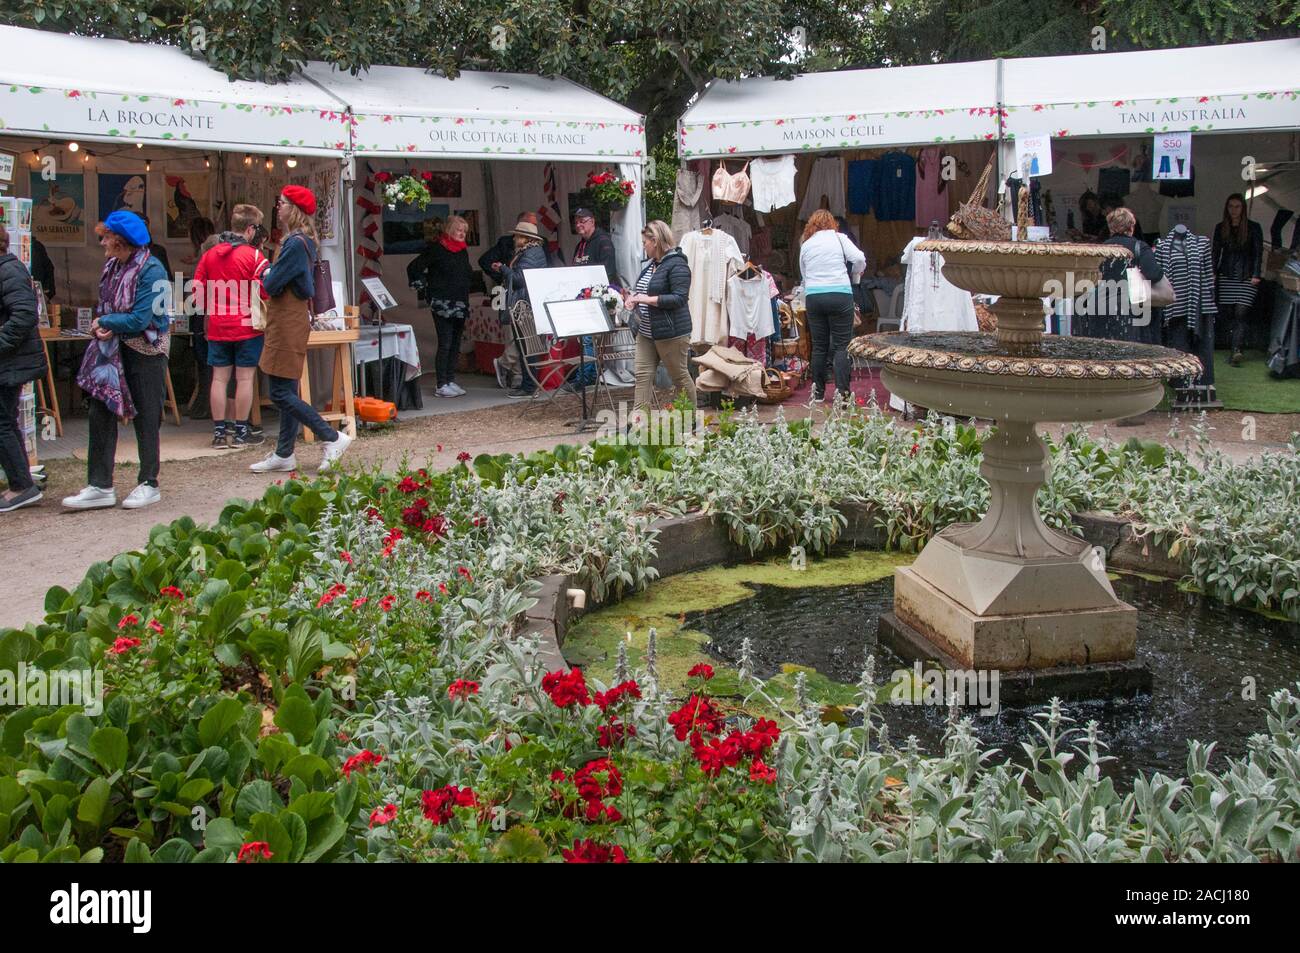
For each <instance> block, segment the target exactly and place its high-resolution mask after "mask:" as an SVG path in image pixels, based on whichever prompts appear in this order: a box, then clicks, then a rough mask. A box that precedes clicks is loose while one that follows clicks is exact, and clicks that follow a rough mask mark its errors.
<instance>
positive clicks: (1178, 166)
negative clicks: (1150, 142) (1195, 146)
mask: <svg viewBox="0 0 1300 953" xmlns="http://www.w3.org/2000/svg"><path fill="white" fill-rule="evenodd" d="M1191 177H1192V134H1191V133H1190V132H1162V133H1159V134H1158V135H1157V136H1156V137H1155V148H1154V150H1153V153H1152V157H1151V178H1153V179H1190V178H1191Z"/></svg>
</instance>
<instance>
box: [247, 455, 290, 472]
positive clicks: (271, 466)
mask: <svg viewBox="0 0 1300 953" xmlns="http://www.w3.org/2000/svg"><path fill="white" fill-rule="evenodd" d="M248 469H250V470H252V471H253V472H254V473H288V472H289V471H291V470H297V469H298V458H297V457H295V456H294V455H293V454H292V453H291V454H289V455H288V456H287V457H282V456H280V455H279V454H278V453H271V454H269V455H267V458H266V459H265V460H258V461H257V462H256V463H254V464H251V465H250V466H249V468H248Z"/></svg>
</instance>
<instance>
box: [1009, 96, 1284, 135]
mask: <svg viewBox="0 0 1300 953" xmlns="http://www.w3.org/2000/svg"><path fill="white" fill-rule="evenodd" d="M1066 113H1068V114H1069V119H1070V122H1071V125H1070V126H1069V127H1066V128H1060V129H1056V130H1054V131H1053V133H1052V135H1053V136H1054V137H1055V138H1058V139H1059V138H1064V137H1065V136H1105V135H1112V136H1113V135H1120V136H1124V135H1146V134H1153V133H1158V132H1231V131H1243V132H1245V131H1250V130H1256V129H1268V128H1295V127H1296V126H1297V125H1300V89H1284V90H1275V91H1272V92H1259V93H1242V94H1238V95H1227V96H1172V97H1169V98H1166V99H1115V100H1106V101H1089V102H1078V103H1034V104H1032V105H1028V106H1008V107H1006V108H1005V109H1004V110H1002V121H1003V135H1004V137H1005V138H1007V139H1015V137H1016V133H1017V132H1019V133H1037V132H1038V131H1040V130H1041V129H1042V128H1043V126H1042V123H1043V122H1044V119H1042V118H1040V116H1042V115H1043V114H1046V115H1047V116H1050V118H1052V119H1062V118H1065V116H1064V114H1066Z"/></svg>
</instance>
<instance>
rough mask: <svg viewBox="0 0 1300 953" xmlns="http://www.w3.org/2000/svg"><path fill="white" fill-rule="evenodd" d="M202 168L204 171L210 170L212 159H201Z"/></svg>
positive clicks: (206, 157) (205, 157) (207, 157)
mask: <svg viewBox="0 0 1300 953" xmlns="http://www.w3.org/2000/svg"><path fill="white" fill-rule="evenodd" d="M203 168H205V169H211V168H212V158H211V156H204V157H203Z"/></svg>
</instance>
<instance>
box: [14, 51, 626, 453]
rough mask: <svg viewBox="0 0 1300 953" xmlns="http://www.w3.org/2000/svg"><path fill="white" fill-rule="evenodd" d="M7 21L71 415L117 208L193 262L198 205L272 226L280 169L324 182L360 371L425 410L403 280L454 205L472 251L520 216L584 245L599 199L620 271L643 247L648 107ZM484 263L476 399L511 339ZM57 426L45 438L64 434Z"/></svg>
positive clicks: (546, 237) (559, 83) (461, 354)
mask: <svg viewBox="0 0 1300 953" xmlns="http://www.w3.org/2000/svg"><path fill="white" fill-rule="evenodd" d="M0 31H3V38H4V40H5V47H6V49H13V50H17V51H21V52H20V53H19V54H18V55H16V56H14V57H12V58H7V59H6V62H5V63H4V64H3V66H0V73H2V74H3V76H0V79H3V80H4V82H3V84H0V97H3V100H2V101H0V115H3V116H4V118H5V123H4V127H5V131H6V135H5V136H4V137H0V152H4V153H6V154H8V155H12V156H13V157H14V158H15V168H16V171H15V175H14V178H13V181H12V182H11V183H8V184H9V185H10V192H9V194H11V195H12V196H13V197H14V199H15V200H16V199H17V198H18V197H22V198H28V199H33V200H34V204H33V208H34V212H33V215H34V230H33V232H32V234H33V235H34V236H35V238H36V239H37V240H38V241H39V242H40V244H39V245H37V246H35V249H36V251H37V253H38V255H39V254H40V253H41V252H46V253H48V255H49V258H50V261H51V264H52V273H53V278H54V280H53V289H52V294H51V296H50V301H51V303H52V304H58V305H60V307H58V308H52V309H51V316H52V318H53V319H54V320H57V321H60V322H61V324H62V326H63V327H62V329H60V328H58V327H52V328H50V329H48V330H47V331H46V332H45V333H46V335H47V337H48V338H49V340H50V342H51V343H50V348H51V350H52V356H53V357H55V364H56V365H58V366H59V367H60V371H59V373H58V374H57V375H55V379H54V385H55V386H53V387H47V388H46V389H48V390H50V391H51V393H50V394H49V395H48V397H47V398H46V400H45V403H46V404H47V405H49V406H48V407H47V409H48V410H50V411H55V412H54V413H53V414H52V417H53V418H54V419H55V420H56V422H57V429H58V430H59V431H62V430H63V423H64V416H65V415H64V414H60V413H58V412H57V411H56V408H58V407H62V408H63V409H64V410H68V409H73V408H72V407H71V405H72V404H73V402H74V401H75V399H76V395H75V387H74V386H73V385H72V377H73V375H74V373H75V366H74V365H75V362H76V359H77V355H76V354H75V353H73V351H72V346H75V343H77V342H78V341H84V340H85V338H84V335H83V336H78V335H77V334H76V329H77V328H76V322H77V320H78V317H79V316H80V317H81V318H83V319H84V318H85V317H86V313H85V311H84V310H83V309H85V308H86V307H87V306H89V305H91V304H92V303H93V299H94V291H95V286H96V281H97V276H98V273H99V252H98V249H97V248H96V246H95V240H94V235H93V225H94V223H95V222H96V221H98V220H99V219H101V218H103V216H104V215H106V214H107V213H108V212H109V211H111V210H112V209H113V208H117V207H127V208H134V209H136V210H138V211H140V212H141V213H142V214H144V215H146V216H147V217H148V218H149V219H150V220H151V224H152V227H153V232H154V238H155V246H156V247H155V252H156V253H158V254H159V255H160V257H162V256H166V258H167V259H168V262H167V263H168V265H169V268H170V270H171V271H172V272H173V273H174V272H181V273H182V275H183V276H184V277H185V278H188V277H189V276H190V275H191V274H192V272H193V267H194V258H195V255H194V249H193V246H192V244H191V241H190V230H189V228H190V223H191V222H192V221H194V220H196V219H210V220H212V222H213V223H214V225H215V227H216V228H217V229H218V230H220V229H221V228H224V227H226V225H227V224H228V220H229V214H230V210H231V209H232V208H233V206H234V205H236V204H239V203H243V202H248V203H251V204H255V205H257V206H258V207H259V208H262V209H263V210H264V211H265V212H267V213H268V222H267V225H268V226H269V227H270V229H271V233H272V239H274V238H275V230H274V221H273V220H272V216H273V209H274V205H275V196H276V195H277V194H278V192H279V189H280V188H281V187H282V186H283V185H285V184H286V183H292V184H300V185H305V186H308V187H310V188H311V189H312V190H313V191H314V192H315V194H316V196H317V200H318V209H319V211H318V213H317V215H316V222H315V224H316V227H317V232H318V235H319V236H320V253H321V257H322V258H323V259H324V260H325V261H326V262H327V263H328V265H329V274H330V276H331V281H330V282H329V283H330V285H331V288H332V290H333V291H334V292H335V295H334V296H335V299H336V304H337V308H338V311H339V312H343V311H344V310H351V311H355V310H356V306H360V310H361V311H362V312H363V318H364V321H363V323H362V324H361V326H360V327H359V328H348V329H346V331H350V332H351V334H352V336H353V337H354V339H355V340H351V341H349V342H347V346H348V350H349V352H350V353H351V354H352V357H353V361H354V362H355V364H356V365H357V367H358V368H360V369H369V370H371V371H372V372H373V373H369V374H365V373H363V374H360V377H359V381H358V384H359V387H360V391H361V393H365V392H366V391H367V390H369V392H371V393H377V394H379V396H380V397H386V398H388V399H389V400H391V401H393V402H395V403H397V404H399V405H400V406H401V407H402V409H403V410H408V411H415V412H418V411H419V409H420V407H421V406H422V405H423V404H424V400H423V394H422V391H430V392H432V391H433V390H434V388H435V386H436V385H435V383H434V381H433V376H434V375H433V373H432V371H433V369H434V368H435V366H437V365H438V364H439V361H438V350H439V341H438V331H437V328H436V325H437V322H436V320H435V318H434V317H433V316H432V315H431V308H430V303H429V302H427V301H424V300H421V299H420V298H419V297H418V291H417V289H416V288H413V287H411V285H410V284H409V283H408V277H407V273H406V272H407V267H406V266H407V265H409V264H410V263H411V262H412V261H414V260H415V259H416V258H417V256H418V254H419V253H420V252H422V251H425V250H427V249H428V248H429V247H431V246H432V245H433V244H434V242H436V241H437V240H438V239H439V238H441V237H442V236H441V233H442V227H443V225H444V224H446V223H447V222H448V220H449V219H452V218H453V217H455V218H458V219H460V220H461V221H462V222H463V230H464V237H463V238H462V239H461V240H460V241H461V242H462V243H463V244H462V245H461V248H463V250H464V252H465V256H466V257H467V258H468V259H469V261H470V262H472V263H473V265H472V267H473V268H474V270H476V271H477V270H478V267H479V264H478V263H479V261H480V259H481V258H482V257H483V256H484V254H485V253H486V254H490V253H491V252H492V250H493V249H494V248H498V246H500V245H501V244H502V242H503V241H504V242H506V243H508V242H510V240H511V229H512V227H513V226H514V225H515V223H516V221H517V220H518V219H519V218H520V217H521V215H524V216H527V217H529V218H530V219H531V220H532V221H535V222H536V223H537V225H538V228H539V230H540V235H541V237H542V239H543V241H544V243H545V245H546V246H547V248H548V252H549V254H550V255H551V256H552V260H558V259H560V258H563V259H565V260H566V261H572V259H573V255H574V252H575V251H576V250H578V246H579V241H580V238H579V236H578V235H577V234H576V232H575V229H574V212H575V211H576V209H577V208H578V207H579V206H584V205H585V206H589V207H593V208H595V209H596V216H597V218H598V220H599V221H598V223H597V224H598V225H599V226H601V227H603V228H604V229H606V230H607V232H608V233H609V234H610V235H611V239H610V240H611V242H612V245H613V247H614V249H615V253H616V255H617V265H616V268H615V271H616V273H617V275H618V276H620V277H621V276H624V275H627V274H631V273H633V271H634V269H635V268H636V266H637V263H638V262H639V251H640V249H639V233H640V229H641V221H642V219H641V208H642V202H641V196H640V189H641V182H642V175H641V163H642V161H643V157H644V151H645V149H644V124H643V122H642V118H641V117H640V116H639V115H638V114H636V113H635V112H633V111H631V110H627V109H624V108H623V107H621V106H618V105H617V104H614V103H612V102H610V101H609V100H606V99H604V98H603V97H600V96H598V95H596V94H594V93H591V92H589V91H587V90H585V89H582V88H581V87H579V86H577V85H575V84H572V83H569V82H567V81H565V80H558V79H556V80H550V79H542V78H539V77H535V76H529V75H524V74H496V73H464V74H462V75H461V76H460V77H459V78H458V79H457V80H455V81H451V80H447V79H445V78H442V77H436V76H432V75H430V74H426V73H424V72H423V71H421V70H418V69H408V68H396V67H382V66H377V67H374V68H373V69H371V70H370V71H369V72H368V73H367V74H365V75H364V76H362V77H353V76H350V75H348V74H339V73H337V71H334V70H332V69H331V68H329V67H328V66H326V65H324V64H309V66H308V68H307V69H306V70H305V71H304V72H303V73H301V74H299V75H297V76H295V77H294V78H293V79H292V80H291V81H289V82H287V83H280V84H275V85H273V86H272V85H264V84H257V83H231V82H228V81H227V80H226V78H225V77H224V76H223V75H221V74H220V73H218V72H216V71H215V70H212V69H210V68H208V67H207V66H206V65H204V64H203V63H202V62H200V61H199V60H197V59H195V58H191V57H189V56H187V55H186V54H185V53H184V52H182V51H180V50H177V49H173V48H167V47H160V46H153V45H146V44H134V43H126V42H122V41H116V40H104V39H97V38H88V37H75V36H63V35H56V34H52V33H46V32H41V31H32V30H22V29H18V28H10V27H0ZM162 77H166V84H165V85H166V89H167V92H165V93H164V92H161V91H160V85H161V84H160V78H162ZM429 103H436V104H437V105H436V106H429V105H427V104H429ZM408 174H409V175H412V176H413V177H414V180H415V181H416V182H417V183H420V184H421V186H422V187H423V189H424V194H423V195H422V201H421V202H419V203H411V202H404V201H401V200H400V199H398V200H394V199H393V198H392V197H390V196H389V195H387V194H386V186H387V184H388V183H391V182H394V181H395V180H398V179H400V178H401V177H402V176H404V175H408ZM597 176H607V177H609V178H610V179H612V180H615V181H619V182H624V183H626V189H627V193H630V195H634V196H635V199H630V195H629V194H625V195H624V201H623V202H622V203H618V202H615V201H601V195H599V194H593V191H592V189H591V188H590V182H591V180H592V178H593V177H597ZM597 191H598V192H599V191H600V190H597ZM12 213H13V216H14V217H15V218H16V217H17V215H18V207H17V205H16V204H15V205H14V207H13V210H12ZM503 236H504V239H503ZM511 252H512V249H507V254H506V260H508V259H509V257H510V253H511ZM486 277H487V276H483V275H475V276H474V278H473V281H472V283H471V285H470V288H469V289H468V290H469V294H468V295H467V297H468V299H469V300H468V302H466V303H467V304H468V308H467V309H466V311H465V312H462V314H463V320H462V322H461V323H462V324H463V326H464V333H463V334H462V335H460V342H459V347H456V352H457V353H454V354H451V355H450V361H451V362H452V365H453V367H455V366H459V367H460V368H461V369H462V370H468V371H471V372H479V375H480V376H478V377H476V378H471V380H472V381H476V382H478V385H477V386H475V383H471V388H470V389H471V392H472V395H473V396H471V397H470V398H469V399H467V400H466V401H464V402H458V403H459V404H460V406H465V405H471V406H472V405H477V406H482V405H483V403H484V402H485V400H486V401H489V402H490V401H494V400H496V399H498V398H493V397H488V396H486V395H487V394H489V393H490V392H491V390H492V389H494V388H495V383H496V382H495V381H492V380H491V378H489V377H486V376H481V375H483V374H484V373H486V374H492V373H493V370H494V365H495V363H496V362H495V361H494V359H495V358H497V357H500V356H501V355H503V354H504V353H506V352H507V350H508V348H507V340H508V338H509V330H508V327H503V326H502V325H501V323H500V322H499V320H498V309H496V308H494V307H492V303H493V302H492V299H491V296H490V294H489V292H490V291H491V290H492V289H493V286H494V285H495V284H496V283H497V282H496V281H493V280H490V279H489V280H485V279H486ZM493 277H496V278H499V275H495V274H494V275H493ZM372 289H373V290H372ZM380 301H382V303H383V307H380V306H379V304H378V302H380ZM83 323H84V321H83ZM345 323H346V319H345ZM180 326H181V327H182V328H183V327H184V324H183V319H182V322H181V325H180ZM330 333H331V335H332V336H331V338H330V345H331V347H337V346H341V345H339V344H338V342H337V341H335V340H334V338H337V337H338V336H339V335H340V334H344V333H345V330H338V329H336V330H334V331H331V332H330ZM451 337H452V336H451V335H448V338H451ZM453 346H454V345H453ZM182 350H183V349H178V352H180V351H182ZM61 351H68V354H67V355H66V356H65V357H60V356H59V353H60V352H61ZM309 364H310V366H311V368H312V377H313V378H315V380H316V383H315V386H313V387H312V390H313V392H314V393H316V394H317V395H318V398H317V401H316V403H317V405H318V406H319V407H321V408H322V409H329V410H330V411H332V412H334V413H339V412H340V411H341V410H342V411H344V413H343V414H341V415H345V416H348V417H352V416H353V414H352V412H351V409H350V408H338V407H328V408H327V407H326V405H327V404H328V403H332V402H333V401H331V399H330V397H329V395H331V394H333V393H335V392H336V391H337V390H338V388H336V387H331V384H330V380H329V376H330V375H331V374H333V369H334V368H335V367H336V366H338V364H339V362H338V361H337V360H336V356H335V355H334V354H332V353H321V354H319V355H314V356H313V357H312V359H311V360H309ZM349 366H351V365H349ZM426 369H427V370H428V372H429V373H428V375H427V378H428V379H427V380H422V376H423V375H425V373H426ZM453 373H454V371H453ZM172 376H173V378H174V382H175V385H176V389H177V391H178V392H179V394H180V395H181V396H180V403H181V404H182V405H184V404H185V403H187V402H188V399H189V396H190V394H191V393H192V392H194V391H195V390H196V389H197V388H196V382H195V380H194V375H191V374H190V363H189V362H188V360H187V358H186V357H182V356H181V355H180V354H179V353H178V354H177V355H176V356H174V358H173V361H172ZM321 378H324V379H321ZM489 382H490V384H491V387H489ZM559 382H560V381H559V380H557V381H556V383H559ZM304 383H305V384H306V385H308V386H310V385H311V381H305V382H304ZM335 383H337V382H335ZM349 383H350V382H349ZM441 383H442V381H438V382H437V384H441ZM458 389H459V388H458ZM349 390H350V387H349ZM460 390H462V391H463V389H460ZM265 391H266V389H265V388H263V393H265ZM320 395H325V396H324V397H323V398H322V397H321V396H320ZM59 398H62V399H61V401H60V400H59ZM499 399H504V398H503V397H502V398H499ZM56 401H58V403H56ZM434 403H435V404H441V403H442V402H434ZM448 404H450V402H448ZM431 409H446V410H450V409H454V408H453V407H452V406H446V407H443V408H431ZM59 443H60V442H59V441H57V440H56V441H53V442H51V444H50V445H49V446H47V449H48V450H50V451H54V452H59V451H61V450H62V449H63V448H62V447H60V446H59ZM70 443H72V444H74V445H75V444H76V443H77V441H76V440H75V439H74V440H71V441H70Z"/></svg>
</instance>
